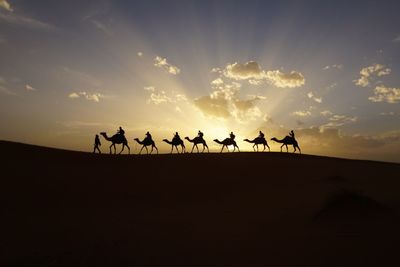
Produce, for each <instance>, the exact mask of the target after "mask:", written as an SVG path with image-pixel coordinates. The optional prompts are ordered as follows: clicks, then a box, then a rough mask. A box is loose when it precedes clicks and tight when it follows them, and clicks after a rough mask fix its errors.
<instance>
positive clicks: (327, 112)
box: [320, 110, 333, 117]
mask: <svg viewBox="0 0 400 267" xmlns="http://www.w3.org/2000/svg"><path fill="white" fill-rule="evenodd" d="M320 114H321V115H322V116H324V117H326V116H330V115H333V113H332V112H331V111H329V110H324V111H321V112H320Z"/></svg>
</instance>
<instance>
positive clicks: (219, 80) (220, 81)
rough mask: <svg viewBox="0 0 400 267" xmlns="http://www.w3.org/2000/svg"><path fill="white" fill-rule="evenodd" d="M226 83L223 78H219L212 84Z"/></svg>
mask: <svg viewBox="0 0 400 267" xmlns="http://www.w3.org/2000/svg"><path fill="white" fill-rule="evenodd" d="M223 83H224V81H223V80H222V79H221V78H217V79H215V80H213V81H212V82H211V85H221V84H223Z"/></svg>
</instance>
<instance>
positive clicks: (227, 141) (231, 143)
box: [214, 138, 240, 153]
mask: <svg viewBox="0 0 400 267" xmlns="http://www.w3.org/2000/svg"><path fill="white" fill-rule="evenodd" d="M214 142H216V143H218V144H220V145H222V148H221V153H222V151H223V150H224V147H226V149H227V150H228V152H229V148H228V146H233V152H235V150H236V148H237V149H238V151H239V152H240V150H239V147H238V146H237V144H236V141H235V140H232V139H231V138H225V139H224V140H223V141H219V140H218V139H214Z"/></svg>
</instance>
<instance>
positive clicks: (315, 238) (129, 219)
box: [0, 142, 400, 266]
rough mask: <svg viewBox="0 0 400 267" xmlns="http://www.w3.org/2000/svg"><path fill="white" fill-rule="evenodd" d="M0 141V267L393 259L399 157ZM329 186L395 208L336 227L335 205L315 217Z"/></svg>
mask: <svg viewBox="0 0 400 267" xmlns="http://www.w3.org/2000/svg"><path fill="white" fill-rule="evenodd" d="M0 149H1V150H0V151H2V154H1V155H2V156H1V161H2V164H3V168H2V179H1V186H0V198H1V199H0V201H1V203H2V206H3V213H2V215H3V216H2V229H3V232H2V243H1V244H0V246H1V249H0V265H1V266H35V265H37V266H88V265H95V266H121V265H124V266H163V265H168V266H227V265H229V266H267V265H268V266H299V265H303V266H305V265H306V266H337V265H343V261H344V260H345V262H346V265H354V266H360V265H362V266H378V265H381V266H384V265H386V266H388V265H389V263H392V262H393V261H397V260H398V256H397V250H398V249H397V244H398V242H399V241H400V233H399V230H398V221H397V217H396V216H397V211H398V209H399V207H400V197H399V194H398V188H399V186H400V182H399V179H398V173H400V165H399V164H389V163H380V162H371V161H356V160H345V159H337V158H325V157H317V156H310V155H297V154H286V153H268V154H265V153H264V154H262V153H235V154H233V153H224V154H220V153H209V154H180V155H170V154H164V155H154V156H153V157H144V156H138V155H130V156H128V155H120V156H118V155H93V154H91V153H82V152H73V151H65V150H57V149H50V148H43V147H37V146H30V145H24V144H16V143H10V142H0ZM199 166H201V168H199ZM288 166H290V167H288ZM332 177H342V178H341V179H332ZM339 188H347V189H348V190H350V191H352V192H358V191H362V192H363V195H364V196H366V197H368V199H372V200H374V201H376V202H378V203H380V204H381V205H383V206H384V207H387V208H389V209H390V213H391V214H393V216H389V217H388V216H382V218H380V217H379V218H377V219H376V220H374V221H373V222H371V223H369V224H368V225H367V226H365V227H364V228H362V229H360V228H359V227H358V225H360V223H354V224H353V223H352V224H349V226H347V227H346V228H342V227H339V228H338V226H337V225H336V223H335V221H337V220H347V218H346V217H343V216H342V214H343V213H342V212H329V220H328V221H327V220H315V215H316V214H317V213H318V212H319V211H321V209H323V208H324V207H327V206H326V203H327V199H329V197H330V196H332V195H334V194H335V193H336V192H338V189H339ZM356 202H357V200H356ZM344 203H347V202H346V201H345V202H344ZM344 205H345V206H346V204H344ZM340 209H341V208H340ZM340 209H339V210H340ZM330 211H332V209H330ZM395 215H396V216H395ZM353 219H354V218H353ZM354 220H362V218H357V217H356V218H355V219H354ZM359 222H360V221H359ZM361 223H362V222H361ZM344 230H345V231H344Z"/></svg>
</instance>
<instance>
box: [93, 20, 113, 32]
mask: <svg viewBox="0 0 400 267" xmlns="http://www.w3.org/2000/svg"><path fill="white" fill-rule="evenodd" d="M90 22H92V23H93V25H94V26H95V27H96V28H97V29H98V30H100V31H102V32H103V33H105V34H106V35H109V36H112V35H114V33H113V31H112V30H111V29H110V28H109V27H108V26H106V25H105V24H104V23H102V22H100V21H98V20H95V19H91V20H90Z"/></svg>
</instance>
